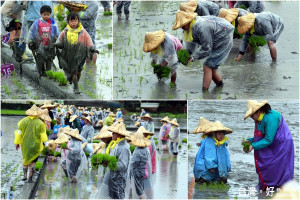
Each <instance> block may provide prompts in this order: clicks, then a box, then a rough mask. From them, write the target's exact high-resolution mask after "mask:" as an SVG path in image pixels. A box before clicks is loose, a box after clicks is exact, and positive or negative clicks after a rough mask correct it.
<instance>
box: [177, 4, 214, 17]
mask: <svg viewBox="0 0 300 200" xmlns="http://www.w3.org/2000/svg"><path fill="white" fill-rule="evenodd" d="M180 10H182V11H184V12H190V13H193V12H195V13H197V14H198V16H206V15H213V16H218V15H219V10H220V7H219V5H218V4H216V3H214V2H211V1H199V2H197V1H189V2H187V3H181V4H180Z"/></svg>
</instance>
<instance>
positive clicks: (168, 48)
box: [150, 32, 179, 75]
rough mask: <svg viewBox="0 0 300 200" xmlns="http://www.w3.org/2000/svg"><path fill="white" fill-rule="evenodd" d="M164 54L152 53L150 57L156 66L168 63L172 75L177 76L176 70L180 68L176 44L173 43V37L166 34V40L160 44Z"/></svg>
mask: <svg viewBox="0 0 300 200" xmlns="http://www.w3.org/2000/svg"><path fill="white" fill-rule="evenodd" d="M160 46H161V48H162V52H158V53H157V54H153V53H152V52H151V53H150V57H151V58H152V59H153V60H154V61H155V62H156V64H162V63H164V62H167V63H168V64H167V66H169V67H170V68H171V75H173V74H175V72H176V68H177V67H178V66H179V63H178V58H177V53H176V49H175V44H174V43H173V39H172V36H171V35H170V34H169V33H167V32H166V37H165V40H164V41H163V42H162V43H161V44H160Z"/></svg>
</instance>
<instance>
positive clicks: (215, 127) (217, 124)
mask: <svg viewBox="0 0 300 200" xmlns="http://www.w3.org/2000/svg"><path fill="white" fill-rule="evenodd" d="M216 131H225V132H226V134H228V133H232V130H231V129H230V128H227V127H225V126H224V125H223V124H222V123H221V122H220V121H216V122H215V123H214V124H213V125H212V127H211V128H209V129H207V130H206V131H204V133H212V132H216Z"/></svg>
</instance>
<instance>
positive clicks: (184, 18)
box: [172, 10, 198, 30]
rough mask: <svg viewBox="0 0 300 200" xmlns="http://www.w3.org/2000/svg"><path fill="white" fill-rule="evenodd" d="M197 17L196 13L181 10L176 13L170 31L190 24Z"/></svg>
mask: <svg viewBox="0 0 300 200" xmlns="http://www.w3.org/2000/svg"><path fill="white" fill-rule="evenodd" d="M197 16H198V14H197V13H188V12H184V11H181V10H179V11H177V13H176V20H175V23H174V25H173V28H172V29H173V30H176V29H178V28H181V27H183V26H184V25H186V24H188V23H190V22H191V21H192V20H193V19H194V18H195V17H197Z"/></svg>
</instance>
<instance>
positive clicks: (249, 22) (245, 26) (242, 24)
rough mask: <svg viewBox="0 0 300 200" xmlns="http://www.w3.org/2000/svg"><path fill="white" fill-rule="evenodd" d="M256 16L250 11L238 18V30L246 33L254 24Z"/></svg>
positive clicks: (240, 32)
mask: <svg viewBox="0 0 300 200" xmlns="http://www.w3.org/2000/svg"><path fill="white" fill-rule="evenodd" d="M254 21H255V16H254V14H253V13H248V14H247V15H244V16H242V17H239V18H238V23H239V24H238V32H239V34H245V33H246V32H247V31H249V30H250V29H251V27H252V26H253V25H254Z"/></svg>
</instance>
